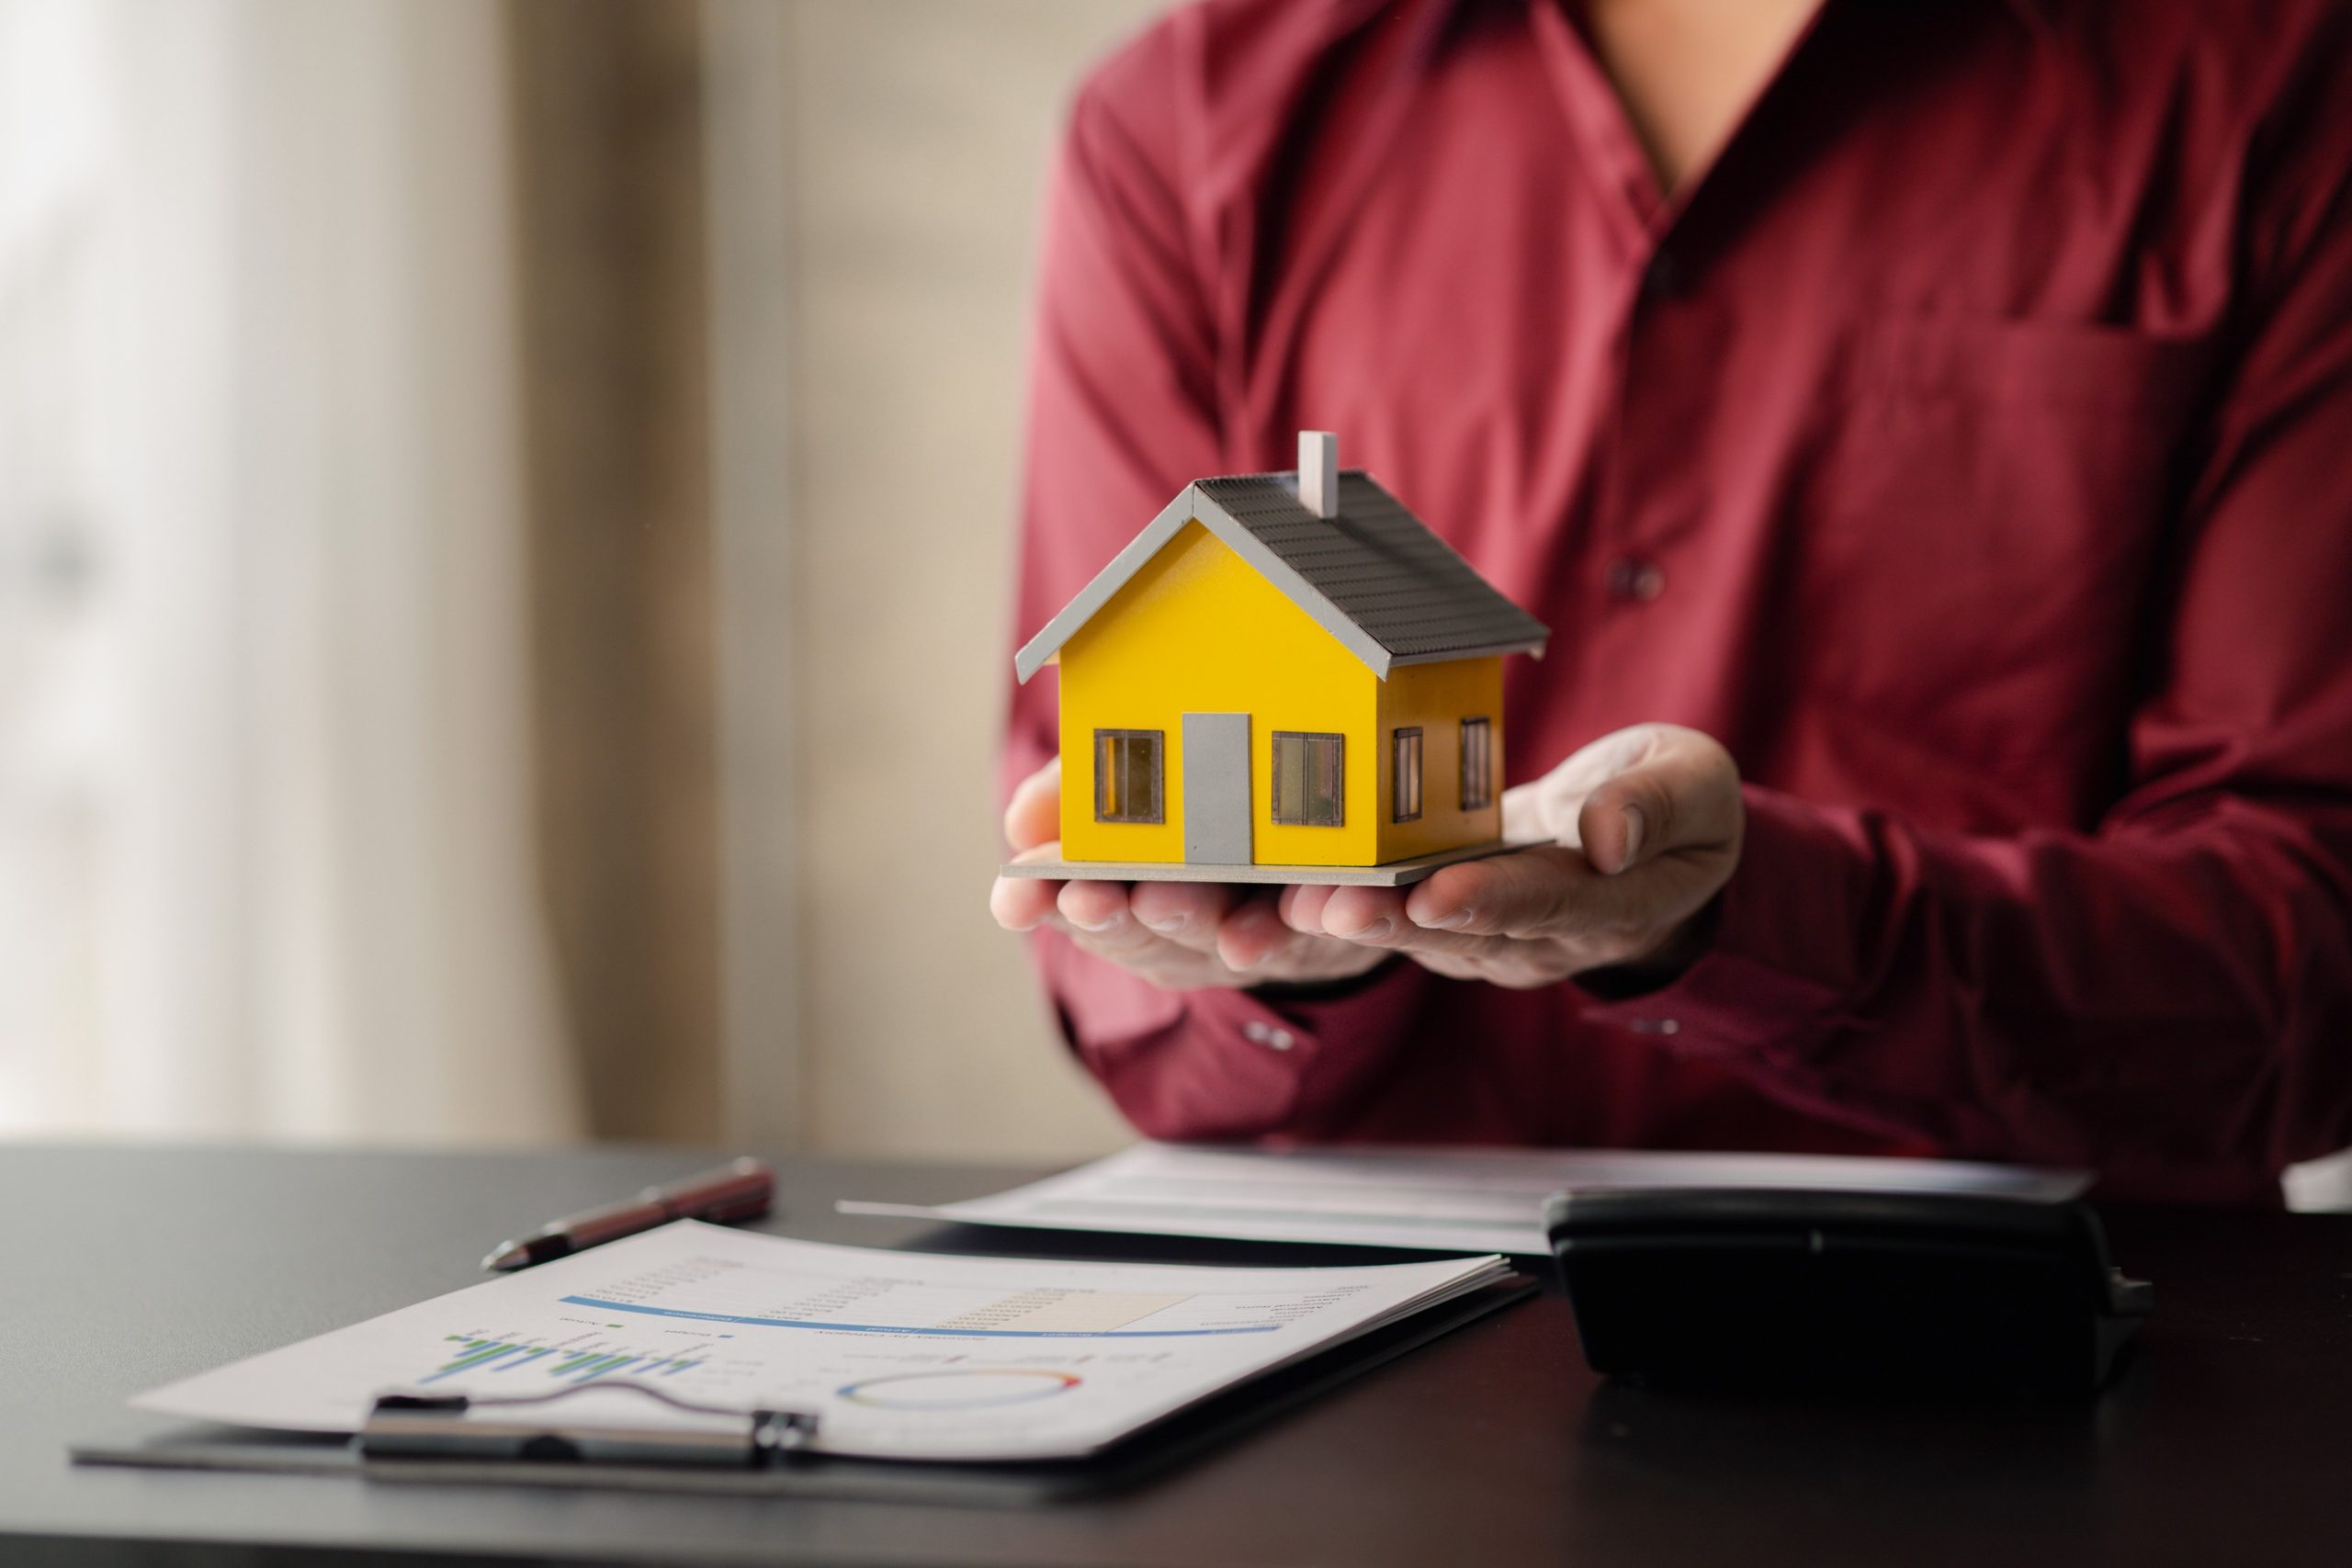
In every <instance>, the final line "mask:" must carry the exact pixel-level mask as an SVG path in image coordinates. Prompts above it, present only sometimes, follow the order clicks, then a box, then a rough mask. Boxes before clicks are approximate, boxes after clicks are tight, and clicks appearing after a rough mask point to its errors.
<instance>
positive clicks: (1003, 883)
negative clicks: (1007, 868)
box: [989, 876, 1062, 931]
mask: <svg viewBox="0 0 2352 1568" xmlns="http://www.w3.org/2000/svg"><path fill="white" fill-rule="evenodd" d="M1061 890H1062V885H1061V884H1060V883H1058V882H1047V881H1046V880H1045V879H1044V878H1043V877H1035V876H1000V877H998V878H997V879H996V885H995V886H992V887H990V888H989V914H991V915H994V916H995V917H996V923H997V924H998V925H1001V926H1002V927H1003V928H1004V929H1005V930H1006V931H1035V930H1036V929H1037V927H1038V926H1039V925H1041V924H1043V923H1044V922H1045V920H1046V918H1047V917H1048V916H1050V915H1052V914H1053V912H1054V900H1055V899H1056V898H1057V897H1059V896H1060V893H1061Z"/></svg>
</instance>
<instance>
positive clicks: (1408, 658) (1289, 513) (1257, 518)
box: [1013, 468, 1551, 681]
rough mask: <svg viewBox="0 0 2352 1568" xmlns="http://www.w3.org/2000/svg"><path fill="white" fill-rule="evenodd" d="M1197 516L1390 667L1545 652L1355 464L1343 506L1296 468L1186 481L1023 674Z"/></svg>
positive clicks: (1524, 625)
mask: <svg viewBox="0 0 2352 1568" xmlns="http://www.w3.org/2000/svg"><path fill="white" fill-rule="evenodd" d="M1194 519H1198V520H1199V522H1200V523H1201V525H1202V526H1204V527H1205V528H1207V529H1208V530H1209V531H1210V532H1211V533H1213V534H1215V535H1216V536H1217V537H1218V538H1220V539H1222V540H1223V541H1224V542H1225V543H1226V544H1227V545H1228V546H1230V547H1232V548H1233V549H1234V551H1235V552H1236V553H1238V555H1240V556H1241V558H1243V559H1245V560H1247V561H1249V562H1250V565H1252V566H1254V567H1256V568H1257V569H1258V570H1260V571H1261V572H1262V573H1264V574H1265V576H1266V578H1267V579H1268V580H1269V581H1272V583H1273V584H1274V586H1276V587H1277V588H1280V589H1281V590H1282V591H1283V592H1284V593H1286V594H1288V595H1289V596H1290V598H1291V599H1292V600H1293V601H1295V603H1296V604H1298V606H1299V608H1300V609H1302V610H1305V611H1306V613H1307V614H1308V615H1312V616H1314V617H1315V619H1316V621H1317V623H1318V624H1320V625H1321V626H1323V628H1324V629H1325V630H1326V631H1328V632H1329V633H1330V634H1331V635H1332V636H1333V637H1338V638H1339V639H1340V642H1341V643H1343V644H1345V645H1346V646H1347V648H1348V649H1349V650H1350V651H1351V652H1352V653H1354V654H1355V655H1356V657H1357V658H1359V659H1361V660H1363V661H1364V662H1365V663H1366V664H1368V665H1370V666H1371V667H1372V670H1373V672H1374V674H1376V675H1378V676H1380V677H1381V678H1382V679H1384V680H1385V679H1386V678H1387V675H1388V671H1390V670H1391V669H1392V668H1394V667H1395V666H1397V665H1399V664H1434V663H1438V662H1440V661H1442V660H1449V659H1475V658H1478V657H1481V656H1484V655H1486V654H1490V653H1518V652H1529V653H1534V654H1537V655H1541V654H1542V652H1543V651H1544V639H1545V638H1546V637H1549V636H1550V635H1551V634H1550V632H1549V630H1548V629H1547V628H1546V627H1545V626H1544V623H1543V622H1541V621H1539V620H1537V619H1536V618H1535V617H1534V616H1532V615H1529V614H1528V613H1527V612H1526V611H1524V610H1522V609H1521V608H1520V607H1519V606H1518V605H1516V604H1512V603H1511V602H1510V600H1508V599H1506V598H1504V597H1503V596H1502V594H1501V593H1500V592H1497V591H1496V589H1495V587H1494V585H1493V584H1491V583H1489V582H1488V581H1487V580H1486V579H1485V578H1483V577H1480V576H1479V575H1478V573H1477V571H1476V570H1475V569H1474V568H1472V566H1471V565H1470V563H1469V562H1468V561H1465V560H1464V559H1463V558H1461V556H1459V555H1458V554H1456V553H1455V552H1454V550H1453V547H1452V546H1450V545H1448V544H1447V543H1446V542H1445V541H1444V540H1443V539H1441V538H1439V537H1438V536H1436V535H1435V534H1433V533H1431V532H1430V528H1429V525H1427V524H1425V523H1423V522H1422V521H1421V520H1420V519H1419V518H1418V517H1416V516H1414V515H1413V514H1412V513H1410V512H1408V511H1407V510H1406V508H1405V506H1404V503H1403V502H1399V501H1398V500H1397V498H1396V497H1395V496H1393V495H1391V494H1389V493H1388V492H1387V491H1385V490H1384V489H1382V488H1381V485H1380V482H1379V481H1378V480H1377V479H1373V478H1372V477H1371V476H1370V475H1369V474H1366V473H1364V472H1363V470H1362V469H1358V468H1351V469H1349V470H1347V471H1346V472H1345V473H1342V474H1341V475H1340V514H1339V516H1337V517H1334V518H1325V517H1317V516H1316V515H1315V514H1314V513H1311V512H1309V511H1307V510H1306V507H1305V506H1303V505H1301V504H1300V503H1299V500H1298V476H1297V475H1296V474H1294V473H1276V474H1240V475H1236V476H1234V477H1232V478H1229V479H1201V480H1199V481H1197V482H1196V483H1193V484H1190V485H1187V486H1186V487H1185V488H1184V491H1183V493H1182V494H1181V495H1179V496H1178V497H1177V498H1176V499H1175V500H1174V501H1172V502H1170V503H1169V505H1168V509H1167V510H1166V511H1164V512H1162V513H1160V514H1159V516H1158V517H1157V518H1155V519H1153V521H1152V524H1151V525H1150V526H1149V527H1148V528H1146V529H1145V530H1144V531H1143V532H1142V533H1140V534H1138V535H1136V537H1135V540H1134V542H1133V543H1131V544H1129V545H1128V546H1127V547H1126V548H1125V549H1124V550H1121V551H1120V552H1119V553H1118V555H1117V556H1116V557H1114V558H1113V559H1112V561H1111V563H1110V564H1109V565H1108V566H1106V567H1104V568H1103V570H1101V571H1100V572H1097V573H1096V574H1095V577H1094V580H1093V581H1091V582H1089V583H1088V584H1087V585H1086V587H1085V589H1084V590H1083V591H1082V592H1080V594H1079V595H1078V597H1077V598H1075V599H1073V600H1071V601H1070V602H1069V604H1068V605H1066V606H1064V607H1063V609H1062V612H1061V614H1059V615H1056V616H1055V617H1054V618H1053V619H1052V620H1050V621H1048V622H1046V626H1045V627H1044V629H1043V630H1041V631H1039V632H1038V633H1037V635H1036V636H1035V637H1032V638H1030V639H1029V641H1028V643H1027V644H1026V645H1025V646H1024V647H1023V649H1021V651H1020V653H1019V654H1018V655H1016V656H1015V657H1014V660H1013V668H1014V670H1015V671H1016V672H1017V673H1018V674H1019V675H1020V677H1021V679H1022V680H1023V681H1026V680H1028V679H1029V677H1030V676H1032V675H1034V674H1035V673H1036V672H1037V671H1038V670H1039V669H1040V668H1041V667H1043V666H1044V664H1045V662H1046V660H1048V659H1050V658H1052V657H1053V656H1054V654H1055V653H1056V652H1057V651H1058V650H1059V649H1060V648H1061V646H1062V644H1063V643H1065V642H1067V641H1069V637H1070V636H1071V635H1072V634H1073V633H1075V632H1076V631H1077V630H1078V628H1079V627H1080V626H1084V625H1085V624H1086V623H1087V622H1088V621H1089V620H1091V619H1092V618H1093V616H1094V613H1095V612H1096V611H1098V610H1100V609H1101V608H1102V607H1103V605H1104V604H1108V603H1109V602H1110V600H1111V596H1112V595H1113V594H1114V593H1116V592H1118V591H1119V590H1120V588H1121V587H1123V586H1124V585H1125V583H1126V581H1127V580H1128V579H1129V578H1130V577H1133V576H1134V575H1135V574H1136V572H1137V571H1139V570H1142V569H1143V566H1144V563H1145V562H1147V561H1148V560H1150V559H1151V558H1152V557H1154V556H1156V555H1158V554H1159V551H1160V548H1161V547H1163V546H1164V545H1166V544H1167V543H1168V541H1169V540H1170V539H1171V538H1173V537H1175V536H1176V533H1177V531H1178V530H1179V529H1181V528H1182V527H1183V525H1185V524H1186V523H1188V522H1191V521H1193V520H1194Z"/></svg>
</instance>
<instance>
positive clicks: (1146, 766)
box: [1094, 729, 1168, 822]
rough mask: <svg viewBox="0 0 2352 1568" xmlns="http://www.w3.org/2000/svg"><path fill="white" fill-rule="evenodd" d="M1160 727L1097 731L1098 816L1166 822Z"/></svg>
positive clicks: (1100, 819) (1099, 819)
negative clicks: (1161, 782) (1162, 783)
mask: <svg viewBox="0 0 2352 1568" xmlns="http://www.w3.org/2000/svg"><path fill="white" fill-rule="evenodd" d="M1161 736H1162V732H1161V731H1159V730H1157V729H1098V730H1096V731H1095V732H1094V820H1096V821H1097V822H1165V821H1166V820H1168V818H1167V816H1166V814H1165V813H1164V812H1163V811H1162V810H1161V808H1160V799H1161V796H1160V790H1159V756H1160V739H1161Z"/></svg>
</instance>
